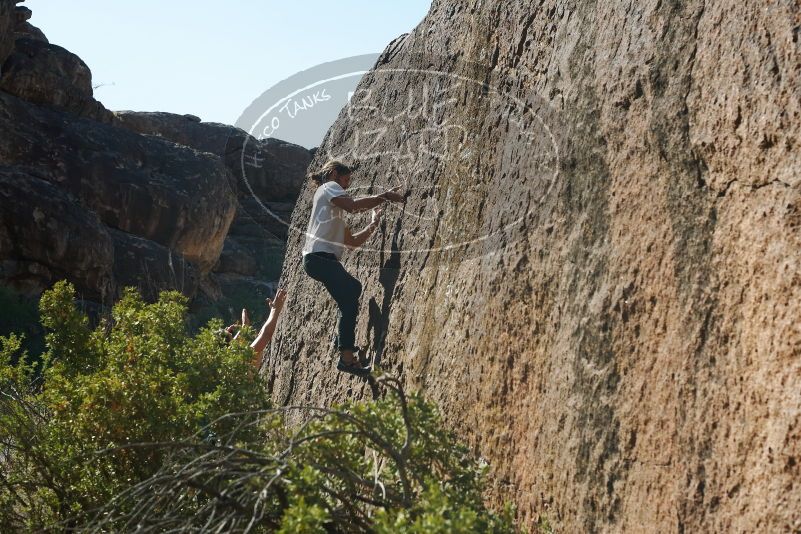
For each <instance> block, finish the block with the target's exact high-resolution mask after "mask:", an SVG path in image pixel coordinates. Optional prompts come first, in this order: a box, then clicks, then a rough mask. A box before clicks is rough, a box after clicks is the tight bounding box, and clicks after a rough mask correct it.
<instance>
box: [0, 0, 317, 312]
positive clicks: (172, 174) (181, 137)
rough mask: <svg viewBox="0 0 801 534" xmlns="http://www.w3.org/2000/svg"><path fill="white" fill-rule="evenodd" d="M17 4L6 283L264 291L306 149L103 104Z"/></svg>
mask: <svg viewBox="0 0 801 534" xmlns="http://www.w3.org/2000/svg"><path fill="white" fill-rule="evenodd" d="M15 4H16V2H14V1H11V0H0V65H1V66H2V69H1V70H0V132H2V133H0V199H1V200H2V212H0V284H3V285H5V286H7V287H11V288H14V289H15V290H17V291H20V292H22V293H24V294H27V295H30V296H36V295H38V294H39V293H40V292H41V291H42V290H43V289H44V288H46V287H48V286H49V285H51V284H52V283H53V282H54V281H56V280H59V279H62V278H67V279H69V280H71V281H72V282H73V283H75V284H76V287H77V288H78V291H79V293H80V294H81V295H82V297H83V298H85V299H86V300H88V301H92V302H96V303H99V304H108V303H111V302H113V300H114V299H115V298H116V297H117V296H118V295H119V292H120V290H121V288H122V287H125V286H131V285H133V286H137V287H139V288H140V289H141V290H142V292H143V293H144V294H145V296H146V297H147V298H154V297H155V295H156V294H157V293H158V291H160V290H162V289H178V290H180V291H182V292H183V293H185V294H186V295H187V296H189V297H190V298H192V299H193V308H194V309H196V310H197V309H201V308H204V307H205V308H208V307H213V306H214V305H215V304H219V303H221V302H225V306H229V304H230V306H236V305H237V303H236V302H234V300H236V299H234V298H233V296H234V295H247V296H248V297H250V302H251V303H254V302H258V301H259V300H262V299H263V298H264V297H266V296H268V295H269V293H270V292H271V291H272V289H273V283H274V281H275V279H276V278H277V276H278V272H279V270H280V265H281V261H282V259H283V250H284V241H285V239H286V233H287V232H286V225H285V224H284V223H283V222H282V221H284V220H288V218H289V215H290V213H291V211H292V207H293V206H294V201H295V199H296V197H297V194H298V191H299V190H300V187H301V185H302V184H303V181H304V177H305V171H306V166H307V165H308V163H309V161H310V159H311V154H310V152H309V151H308V150H306V149H305V148H303V147H299V146H296V145H292V144H290V143H284V142H281V141H278V140H267V141H259V140H256V139H255V138H253V137H251V136H248V135H247V134H246V133H245V132H243V131H242V130H239V129H238V128H234V127H232V126H227V125H223V124H215V123H205V122H201V121H200V119H198V118H197V117H193V116H184V115H175V114H169V113H137V112H130V111H125V112H118V113H114V112H111V111H109V110H107V109H105V108H104V107H103V105H102V104H101V103H99V102H98V101H97V100H95V99H94V97H93V89H92V77H91V72H90V70H89V68H88V67H87V66H86V64H85V63H84V62H83V61H81V59H80V58H78V57H77V56H75V55H74V54H72V53H70V52H69V51H67V50H65V49H63V48H61V47H59V46H56V45H54V44H51V43H49V42H48V40H47V38H46V37H45V36H44V34H43V33H42V32H41V31H40V30H39V29H38V28H36V27H35V26H33V25H31V23H30V22H29V19H30V17H31V11H30V10H29V9H27V8H26V7H23V6H16V5H15ZM243 146H244V147H246V148H245V150H246V152H248V155H249V156H250V157H252V158H253V161H256V162H258V164H257V165H253V166H248V165H245V166H243V164H242V163H243V159H242V149H243ZM243 177H246V178H247V181H245V180H243ZM270 277H272V278H270ZM229 300H230V301H231V302H230V303H229V302H228V301H229Z"/></svg>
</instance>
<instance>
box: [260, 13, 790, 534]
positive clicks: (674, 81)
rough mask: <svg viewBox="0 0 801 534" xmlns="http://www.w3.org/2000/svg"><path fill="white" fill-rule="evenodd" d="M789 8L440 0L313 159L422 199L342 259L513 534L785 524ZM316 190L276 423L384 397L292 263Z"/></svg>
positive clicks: (281, 344) (391, 363)
mask: <svg viewBox="0 0 801 534" xmlns="http://www.w3.org/2000/svg"><path fill="white" fill-rule="evenodd" d="M799 9H801V8H799V4H798V3H797V2H794V1H782V2H774V3H772V4H771V5H770V7H769V8H768V7H766V6H765V5H764V4H762V3H758V2H733V1H723V2H718V3H716V4H710V3H704V2H701V1H696V0H688V1H686V2H663V1H660V0H643V1H642V2H635V3H620V2H591V1H578V2H575V1H571V2H567V1H563V0H545V1H544V2H528V1H523V2H515V3H507V2H483V1H479V0H470V1H461V2H444V1H436V0H435V1H434V3H433V5H432V7H431V11H430V13H429V14H428V16H427V17H426V18H425V19H424V20H423V21H422V23H421V24H420V25H419V26H418V27H417V28H416V29H415V30H414V31H413V32H412V33H410V34H409V35H408V36H404V37H402V38H400V39H398V40H396V41H395V42H393V43H392V44H391V45H390V46H389V47H388V48H387V50H386V52H385V53H384V55H383V56H382V57H381V58H380V60H379V61H378V63H377V65H376V67H375V69H374V71H373V72H372V73H370V74H369V75H367V76H366V77H365V79H364V80H363V81H362V83H361V85H360V87H359V89H358V90H357V94H356V95H354V99H353V100H352V101H351V107H350V108H349V109H346V110H344V111H343V113H342V114H341V115H340V117H339V119H338V121H337V122H336V123H335V124H334V126H333V127H332V128H331V130H330V131H329V133H328V135H327V137H326V140H325V142H324V144H323V146H321V148H320V149H319V151H318V153H317V155H316V156H315V161H314V162H313V165H320V164H321V163H322V162H323V161H324V160H325V159H326V158H327V157H329V156H340V157H343V158H345V159H350V160H353V159H356V160H359V162H360V164H361V166H360V168H359V170H358V172H357V173H356V174H354V184H353V186H352V187H353V188H364V189H361V190H360V191H364V190H370V189H371V188H373V189H378V190H380V189H382V188H383V187H385V186H387V185H389V184H404V183H405V185H407V186H408V187H409V188H410V191H411V195H410V197H409V199H408V202H407V203H406V205H405V206H404V207H403V209H391V210H390V211H389V212H388V213H387V216H386V219H385V223H384V226H383V229H382V232H381V234H380V235H377V236H374V237H373V239H372V241H371V243H372V246H373V247H374V248H375V249H377V250H375V251H372V252H371V251H363V252H360V253H349V254H346V259H345V262H344V263H345V266H346V267H347V268H348V269H349V270H350V271H351V272H353V273H354V274H356V276H357V277H358V278H359V279H360V280H362V281H363V283H364V288H365V289H364V293H363V295H362V303H361V304H362V305H361V309H362V313H361V315H360V319H359V327H358V337H359V341H360V342H361V343H367V344H368V345H369V346H370V347H371V348H372V349H373V350H374V351H375V352H376V353H377V355H378V356H379V357H380V359H381V365H382V367H383V368H385V369H386V370H388V371H389V372H393V373H398V374H400V375H401V376H402V377H403V378H404V380H405V381H406V383H407V384H408V386H409V387H410V388H412V389H416V390H421V391H423V392H425V394H426V395H427V396H429V397H431V398H433V399H435V400H437V401H438V402H439V404H440V406H441V408H442V410H443V411H444V413H445V414H446V416H447V419H448V421H449V422H450V424H451V425H452V426H453V428H454V429H455V430H456V431H457V432H458V433H459V434H461V435H462V436H463V437H464V438H465V439H467V440H468V442H469V443H470V444H471V445H472V446H473V447H474V449H475V450H476V452H478V453H479V454H481V455H482V456H484V457H485V458H487V459H488V461H489V462H490V464H491V466H492V480H493V481H494V490H493V499H494V500H495V501H496V502H499V501H500V500H501V499H511V500H514V501H515V502H516V503H517V505H518V506H519V511H520V517H521V521H522V522H524V523H525V524H528V525H530V524H531V521H532V520H533V519H534V518H535V517H536V515H537V514H539V513H544V514H546V515H547V516H548V517H549V519H550V521H551V523H552V524H554V525H555V526H556V527H557V530H558V531H564V532H581V531H588V532H629V531H633V532H642V531H658V532H698V531H715V532H747V531H795V530H798V529H799V528H801V516H800V515H799V510H801V328H800V327H799V325H800V324H801V320H799V319H801V156H800V154H801V151H800V150H799V145H798V142H799V141H798V140H799V139H801V98H799V95H801V42H799V41H800V40H801V30H799V20H801V12H800V11H799ZM370 132H379V133H380V135H378V134H372V135H371V134H370ZM311 194H312V190H311V188H308V189H306V190H305V191H304V192H303V193H302V195H301V199H300V200H299V202H298V207H297V208H296V209H295V212H294V214H293V218H292V221H293V228H294V229H295V230H296V231H292V232H291V233H290V237H289V244H288V252H287V260H286V262H285V266H284V272H283V275H282V284H284V285H285V286H287V287H288V290H289V299H288V302H287V313H286V314H285V316H284V317H283V319H282V322H281V323H280V325H279V327H278V332H277V337H276V339H275V340H274V343H273V346H272V352H271V354H270V356H269V358H268V361H267V365H266V367H265V373H266V377H267V379H268V381H269V383H270V385H271V388H272V392H273V396H274V398H275V399H276V400H277V401H278V402H280V403H299V402H313V403H332V402H336V401H341V400H343V399H347V398H354V397H355V398H360V397H364V396H369V395H371V394H372V391H371V389H370V387H369V386H368V384H366V383H364V382H360V381H358V380H357V379H354V378H351V377H349V376H346V375H342V374H338V373H337V372H336V371H335V370H334V355H333V353H332V349H331V344H330V339H331V333H332V332H333V329H334V322H335V319H336V312H335V309H334V306H333V303H332V302H331V300H330V299H328V298H327V296H325V294H324V293H322V292H323V290H322V288H321V286H319V285H318V284H317V283H315V282H314V281H313V280H311V279H309V278H308V277H307V276H305V274H304V273H303V270H302V267H301V265H300V250H301V247H302V243H303V236H302V229H303V228H305V225H306V221H307V218H308V216H309V209H310V204H311V202H310V199H311ZM357 223H358V222H354V224H357ZM321 293H322V296H321Z"/></svg>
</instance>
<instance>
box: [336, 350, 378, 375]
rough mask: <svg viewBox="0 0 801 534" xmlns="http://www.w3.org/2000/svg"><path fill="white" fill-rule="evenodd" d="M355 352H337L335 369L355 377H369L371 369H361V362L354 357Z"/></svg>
mask: <svg viewBox="0 0 801 534" xmlns="http://www.w3.org/2000/svg"><path fill="white" fill-rule="evenodd" d="M357 353H358V349H357V352H356V353H354V351H352V350H342V351H340V352H339V363H337V369H338V370H340V371H342V372H343V373H350V374H352V375H356V376H366V375H369V374H370V372H371V371H372V369H370V368H369V367H363V366H362V364H361V362H360V361H359V357H358V356H357V355H356V354H357Z"/></svg>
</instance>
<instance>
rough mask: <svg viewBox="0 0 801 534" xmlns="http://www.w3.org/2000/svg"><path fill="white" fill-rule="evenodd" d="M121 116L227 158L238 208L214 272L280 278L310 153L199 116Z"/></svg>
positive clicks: (126, 123)
mask: <svg viewBox="0 0 801 534" xmlns="http://www.w3.org/2000/svg"><path fill="white" fill-rule="evenodd" d="M115 115H116V117H117V123H118V124H119V125H121V126H123V127H125V128H128V129H130V130H133V131H135V132H138V133H141V134H145V135H150V136H155V137H158V138H160V139H166V140H169V141H172V142H174V143H177V144H180V145H183V146H187V147H192V148H194V149H196V150H199V151H202V152H207V153H211V154H216V155H218V156H219V157H220V158H222V159H223V161H225V164H226V167H227V168H228V171H229V173H230V177H231V181H232V183H234V184H235V189H236V191H237V193H238V208H237V213H236V218H235V219H234V221H233V223H232V224H231V229H230V232H229V235H228V237H227V238H226V244H225V248H224V250H223V252H222V256H221V257H220V261H219V263H218V264H217V265H216V266H215V267H214V271H215V272H218V273H230V274H232V275H245V276H257V277H267V279H273V278H270V277H275V276H277V273H278V272H279V270H280V264H281V262H282V260H283V247H284V242H285V241H286V238H287V234H288V229H289V221H290V217H291V215H292V209H293V207H294V205H295V199H296V198H297V195H298V192H299V191H300V189H301V187H302V186H303V184H304V183H305V181H306V169H307V167H308V164H309V161H310V160H311V153H310V152H309V151H308V150H306V149H305V148H303V147H301V146H298V145H294V144H292V143H286V142H284V141H280V140H277V139H268V140H264V141H260V140H257V139H256V138H254V137H252V136H250V135H248V134H247V133H246V132H244V131H243V130H241V129H239V128H235V127H233V126H227V125H224V124H218V123H213V122H202V121H201V120H200V119H199V118H198V117H195V116H193V115H177V114H174V113H159V112H133V111H118V112H116V113H115ZM243 151H244V152H243ZM243 154H244V156H243Z"/></svg>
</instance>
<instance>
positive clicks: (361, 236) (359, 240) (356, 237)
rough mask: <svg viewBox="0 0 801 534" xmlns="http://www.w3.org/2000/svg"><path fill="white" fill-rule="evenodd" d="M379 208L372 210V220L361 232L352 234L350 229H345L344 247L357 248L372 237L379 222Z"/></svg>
mask: <svg viewBox="0 0 801 534" xmlns="http://www.w3.org/2000/svg"><path fill="white" fill-rule="evenodd" d="M382 211H383V210H381V208H379V209H375V210H373V220H372V221H371V222H370V224H368V225H367V226H365V227H364V228H363V229H362V230H360V231H358V232H356V233H355V234H352V233H351V231H350V228H348V227H345V246H346V247H348V248H349V249H355V248H359V247H360V246H362V245H364V243H365V242H366V241H367V240H368V239H369V238H370V236H371V235H373V232H375V231H376V228H378V222H379V221H380V220H381V212H382Z"/></svg>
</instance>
